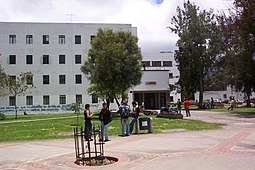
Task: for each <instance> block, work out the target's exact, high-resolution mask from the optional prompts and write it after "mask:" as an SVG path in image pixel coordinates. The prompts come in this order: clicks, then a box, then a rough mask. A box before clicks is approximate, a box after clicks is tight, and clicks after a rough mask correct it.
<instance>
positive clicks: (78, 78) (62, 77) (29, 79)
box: [10, 74, 82, 85]
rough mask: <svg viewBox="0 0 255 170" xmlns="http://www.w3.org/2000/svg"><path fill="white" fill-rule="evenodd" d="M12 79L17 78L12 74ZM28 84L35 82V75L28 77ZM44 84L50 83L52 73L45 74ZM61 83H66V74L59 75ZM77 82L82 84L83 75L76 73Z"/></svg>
mask: <svg viewBox="0 0 255 170" xmlns="http://www.w3.org/2000/svg"><path fill="white" fill-rule="evenodd" d="M10 78H11V79H12V80H14V81H15V80H16V76H14V75H10ZM26 83H27V85H31V84H32V83H33V76H29V75H28V76H27V77H26ZM43 84H50V75H43ZM59 84H66V75H59ZM75 84H82V75H81V74H76V75H75Z"/></svg>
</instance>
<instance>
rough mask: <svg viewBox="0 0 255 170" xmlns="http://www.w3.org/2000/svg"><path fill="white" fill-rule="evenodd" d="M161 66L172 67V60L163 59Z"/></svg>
mask: <svg viewBox="0 0 255 170" xmlns="http://www.w3.org/2000/svg"><path fill="white" fill-rule="evenodd" d="M163 66H165V67H172V66H173V64H172V61H163Z"/></svg>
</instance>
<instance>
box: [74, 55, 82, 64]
mask: <svg viewBox="0 0 255 170" xmlns="http://www.w3.org/2000/svg"><path fill="white" fill-rule="evenodd" d="M75 64H81V55H75Z"/></svg>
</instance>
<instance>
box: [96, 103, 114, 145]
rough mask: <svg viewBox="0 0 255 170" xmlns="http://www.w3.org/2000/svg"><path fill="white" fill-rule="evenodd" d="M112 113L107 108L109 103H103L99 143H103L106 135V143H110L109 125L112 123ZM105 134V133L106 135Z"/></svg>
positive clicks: (100, 115) (100, 116)
mask: <svg viewBox="0 0 255 170" xmlns="http://www.w3.org/2000/svg"><path fill="white" fill-rule="evenodd" d="M111 119H112V118H111V113H110V111H109V109H108V108H107V103H103V108H102V110H101V111H100V114H99V120H100V121H101V124H100V129H101V135H100V138H99V141H103V139H104V135H105V140H104V141H105V142H107V141H109V138H108V123H109V122H111ZM104 132H105V133H104Z"/></svg>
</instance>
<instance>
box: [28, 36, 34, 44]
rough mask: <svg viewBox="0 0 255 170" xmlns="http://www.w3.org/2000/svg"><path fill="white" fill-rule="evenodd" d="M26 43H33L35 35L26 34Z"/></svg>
mask: <svg viewBox="0 0 255 170" xmlns="http://www.w3.org/2000/svg"><path fill="white" fill-rule="evenodd" d="M26 44H33V35H26Z"/></svg>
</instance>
